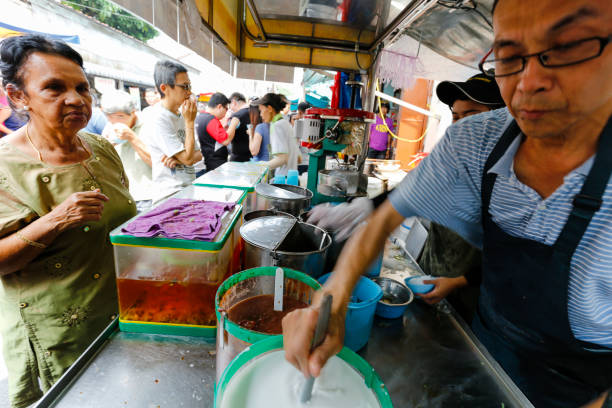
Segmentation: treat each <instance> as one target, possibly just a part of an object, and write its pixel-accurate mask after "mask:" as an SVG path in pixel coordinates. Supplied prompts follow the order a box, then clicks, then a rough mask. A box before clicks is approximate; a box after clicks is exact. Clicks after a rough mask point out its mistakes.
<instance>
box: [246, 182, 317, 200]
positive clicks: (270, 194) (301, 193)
mask: <svg viewBox="0 0 612 408" xmlns="http://www.w3.org/2000/svg"><path fill="white" fill-rule="evenodd" d="M255 193H257V195H259V196H262V197H265V198H271V199H275V200H287V201H302V200H309V199H310V198H312V193H311V192H310V191H309V190H308V189H305V188H302V187H298V186H292V185H287V184H266V183H259V184H257V185H256V186H255Z"/></svg>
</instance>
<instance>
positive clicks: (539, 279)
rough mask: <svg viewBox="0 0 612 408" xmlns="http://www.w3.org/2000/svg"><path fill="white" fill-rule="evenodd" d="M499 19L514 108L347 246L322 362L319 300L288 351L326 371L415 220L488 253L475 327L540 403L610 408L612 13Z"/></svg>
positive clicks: (432, 166) (494, 59)
mask: <svg viewBox="0 0 612 408" xmlns="http://www.w3.org/2000/svg"><path fill="white" fill-rule="evenodd" d="M493 21H494V24H493V26H494V32H495V42H494V45H493V49H492V52H491V53H490V54H491V55H490V56H487V57H486V58H485V60H484V61H483V62H482V63H481V65H480V66H481V69H482V70H483V72H484V73H485V74H488V75H492V76H494V77H495V78H496V80H497V83H498V85H499V87H500V90H501V95H502V97H503V99H504V101H505V102H506V105H507V109H499V110H495V111H491V112H487V113H482V114H479V115H474V116H471V117H469V118H466V119H464V120H462V121H460V122H458V123H457V124H456V125H453V126H451V127H450V128H449V129H448V131H447V134H446V136H445V138H444V139H443V140H442V141H441V142H440V143H439V144H438V145H437V146H436V148H435V149H434V151H433V152H432V154H430V155H429V156H428V157H427V158H426V159H425V160H424V161H423V162H422V163H421V164H420V165H419V167H417V168H416V169H415V170H414V171H412V172H410V173H409V174H408V175H407V176H406V178H405V180H404V181H403V183H402V184H401V185H400V187H399V188H397V189H396V191H395V192H394V193H393V194H391V196H390V198H389V201H388V202H386V203H385V204H383V205H382V206H381V207H380V208H379V209H378V210H377V211H376V212H375V213H374V214H373V215H372V216H371V218H370V222H369V224H368V227H367V228H364V229H363V230H362V231H360V232H358V233H357V234H355V236H354V237H353V238H352V239H351V240H350V241H349V243H348V244H347V246H346V247H345V250H344V253H343V254H342V255H341V256H340V259H339V261H338V263H337V264H336V268H335V273H334V274H333V275H332V277H331V278H330V279H329V280H328V283H327V284H326V286H325V287H324V289H323V291H321V292H323V293H325V292H327V293H331V294H332V295H333V298H334V304H333V307H332V316H331V319H330V326H329V330H328V336H327V338H326V339H325V341H324V343H323V344H322V345H321V346H320V347H319V348H317V349H316V350H315V351H314V352H313V353H309V346H310V341H311V336H312V333H313V332H314V326H315V324H316V319H317V311H316V310H317V309H316V305H318V300H316V301H315V302H314V304H315V308H309V309H302V310H300V311H296V312H293V313H292V314H290V315H288V316H287V317H286V318H285V320H284V321H283V332H284V334H285V339H284V342H285V351H286V356H287V359H288V360H289V361H290V362H292V363H293V364H294V365H295V366H297V367H298V368H299V369H300V370H301V371H302V372H303V373H304V374H305V375H307V374H312V375H315V376H317V375H318V374H319V372H320V368H321V366H322V364H323V363H324V362H325V361H326V360H327V359H328V358H329V356H331V355H333V354H334V353H336V352H338V351H339V350H340V347H341V345H342V337H343V328H344V315H345V310H346V302H347V300H348V298H349V296H350V293H351V289H352V288H353V287H354V285H355V283H356V281H357V279H358V278H359V276H360V274H361V272H363V271H364V269H366V267H367V265H369V264H370V263H371V262H372V260H373V259H374V258H375V257H376V254H378V253H379V252H380V250H381V249H382V248H383V245H384V241H385V239H386V237H387V236H388V235H389V234H390V233H391V232H392V231H393V230H394V229H395V228H396V227H397V226H398V225H400V223H401V222H402V220H403V219H404V218H406V217H409V216H413V215H420V216H424V217H426V218H429V219H432V220H434V221H435V222H438V223H440V224H443V225H446V226H448V227H450V228H452V229H454V230H455V231H456V232H458V233H459V234H460V235H462V236H463V237H465V238H466V239H467V240H468V241H470V242H472V243H473V244H475V245H477V246H480V247H482V249H483V282H482V285H481V294H480V298H479V307H478V315H477V317H476V318H475V321H474V323H473V329H474V331H475V333H476V334H477V335H478V337H479V338H480V340H481V341H482V343H483V344H484V345H485V346H486V347H487V349H488V350H489V352H490V353H491V354H492V355H493V356H494V357H495V359H496V360H497V361H498V362H499V363H500V364H501V365H502V367H503V368H504V370H505V371H506V372H507V373H508V374H509V375H510V377H511V378H512V379H513V380H514V382H515V383H516V384H517V385H518V386H519V387H520V388H521V390H522V391H523V392H524V393H525V394H526V395H527V397H528V398H529V399H530V400H531V401H532V402H533V404H534V405H535V406H536V407H577V406H585V405H586V404H590V406H593V407H601V406H606V407H608V406H610V401H609V396H608V391H609V390H610V388H611V387H612V181H611V180H610V176H611V174H612V120H611V115H612V75H610V67H611V66H612V47H610V46H609V43H610V40H611V33H612V6H611V5H610V1H609V0H568V1H562V2H560V1H556V0H539V1H531V2H525V1H522V0H497V1H496V2H495V6H494V14H493ZM493 70H494V71H493ZM319 296H320V295H319ZM318 299H320V297H319V298H318ZM606 399H608V400H607V401H605V400H606Z"/></svg>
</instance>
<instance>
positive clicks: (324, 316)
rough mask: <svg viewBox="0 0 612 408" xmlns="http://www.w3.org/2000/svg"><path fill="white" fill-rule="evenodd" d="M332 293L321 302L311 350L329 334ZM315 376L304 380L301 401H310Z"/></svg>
mask: <svg viewBox="0 0 612 408" xmlns="http://www.w3.org/2000/svg"><path fill="white" fill-rule="evenodd" d="M332 300H333V298H332V295H330V294H326V295H325V297H324V298H323V301H322V302H321V308H320V309H319V318H318V319H317V325H316V326H315V333H314V337H313V339H312V346H311V347H310V351H311V352H312V351H313V350H314V349H316V348H317V347H319V346H320V345H321V343H323V340H325V335H326V334H327V326H328V324H329V315H330V313H331V305H332ZM314 380H315V379H314V377H309V378H307V379H306V381H304V384H303V385H302V389H301V393H300V401H301V402H302V403H306V402H308V401H310V398H311V397H312V387H313V385H314Z"/></svg>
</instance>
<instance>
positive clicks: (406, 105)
mask: <svg viewBox="0 0 612 408" xmlns="http://www.w3.org/2000/svg"><path fill="white" fill-rule="evenodd" d="M374 95H376V96H379V97H381V98H383V99H386V100H388V101H390V102H393V103H395V104H397V105H400V106H403V107H404V108H406V109H410V110H413V111H415V112H418V113H421V114H423V115H425V116H429V117H432V118H437V119H440V115H437V114H435V113H433V112H432V111H428V110H425V109H423V108H420V107H418V106H416V105H413V104H411V103H408V102H406V101H402V100H401V99H397V98H394V97H392V96H389V95H387V94H386V93H384V92H381V91H374Z"/></svg>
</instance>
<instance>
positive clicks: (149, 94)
mask: <svg viewBox="0 0 612 408" xmlns="http://www.w3.org/2000/svg"><path fill="white" fill-rule="evenodd" d="M145 101H146V102H147V108H148V107H149V106H153V105H155V104H157V103H158V102H159V101H161V96H160V95H159V92H157V89H155V88H147V90H146V91H145ZM145 109H146V108H145Z"/></svg>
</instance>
